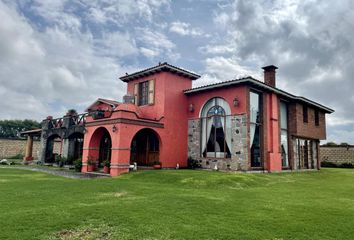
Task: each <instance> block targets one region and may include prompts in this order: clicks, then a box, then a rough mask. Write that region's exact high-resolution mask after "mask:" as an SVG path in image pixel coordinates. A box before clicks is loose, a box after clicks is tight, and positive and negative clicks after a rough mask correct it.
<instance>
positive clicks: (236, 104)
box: [234, 97, 240, 107]
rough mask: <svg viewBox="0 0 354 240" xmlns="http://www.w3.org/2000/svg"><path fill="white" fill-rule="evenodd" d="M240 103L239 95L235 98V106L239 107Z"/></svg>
mask: <svg viewBox="0 0 354 240" xmlns="http://www.w3.org/2000/svg"><path fill="white" fill-rule="evenodd" d="M239 104H240V103H239V101H238V99H237V97H235V98H234V107H238V105H239Z"/></svg>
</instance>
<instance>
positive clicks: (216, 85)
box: [184, 76, 334, 113]
mask: <svg viewBox="0 0 354 240" xmlns="http://www.w3.org/2000/svg"><path fill="white" fill-rule="evenodd" d="M241 84H249V85H252V86H255V87H257V88H260V89H264V90H268V91H270V92H274V93H276V94H279V95H281V96H283V97H286V98H289V99H292V100H296V101H299V102H304V103H307V104H309V105H312V106H315V107H317V108H319V109H321V110H323V111H325V112H326V113H333V112H334V110H333V109H331V108H328V107H326V106H323V105H322V104H319V103H317V102H314V101H312V100H310V99H307V98H305V97H301V96H295V95H293V94H290V93H288V92H286V91H283V90H281V89H279V88H275V87H272V86H269V85H267V84H265V83H264V82H261V81H259V80H257V79H254V78H253V77H250V76H249V77H245V78H240V79H235V80H230V81H226V82H220V83H214V84H209V85H205V86H201V87H196V88H191V89H187V90H184V93H185V94H186V95H190V94H193V93H198V92H202V91H206V90H210V89H215V88H222V87H228V86H233V85H241Z"/></svg>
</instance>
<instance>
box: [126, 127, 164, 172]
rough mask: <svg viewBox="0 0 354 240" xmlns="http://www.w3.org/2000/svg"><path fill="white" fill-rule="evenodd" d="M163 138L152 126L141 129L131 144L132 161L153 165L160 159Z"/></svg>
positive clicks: (138, 163) (140, 164)
mask: <svg viewBox="0 0 354 240" xmlns="http://www.w3.org/2000/svg"><path fill="white" fill-rule="evenodd" d="M160 148H161V139H160V136H159V135H158V133H157V132H156V131H154V130H153V129H151V128H143V129H141V130H139V131H138V132H137V133H136V134H135V135H134V137H133V139H132V141H131V145H130V163H131V164H133V163H134V162H136V163H137V165H138V166H152V165H154V164H156V163H157V162H159V161H160Z"/></svg>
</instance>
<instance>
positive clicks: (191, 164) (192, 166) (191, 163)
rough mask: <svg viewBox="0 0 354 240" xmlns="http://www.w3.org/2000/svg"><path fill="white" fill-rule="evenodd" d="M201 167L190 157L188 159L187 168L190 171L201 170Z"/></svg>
mask: <svg viewBox="0 0 354 240" xmlns="http://www.w3.org/2000/svg"><path fill="white" fill-rule="evenodd" d="M201 167H202V165H201V164H200V162H199V161H198V160H195V159H193V158H192V157H189V158H188V168H190V169H196V168H201Z"/></svg>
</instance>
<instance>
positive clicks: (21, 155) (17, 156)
mask: <svg viewBox="0 0 354 240" xmlns="http://www.w3.org/2000/svg"><path fill="white" fill-rule="evenodd" d="M23 157H24V156H23V154H21V153H18V154H16V155H14V156H11V157H8V158H7V159H23Z"/></svg>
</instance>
